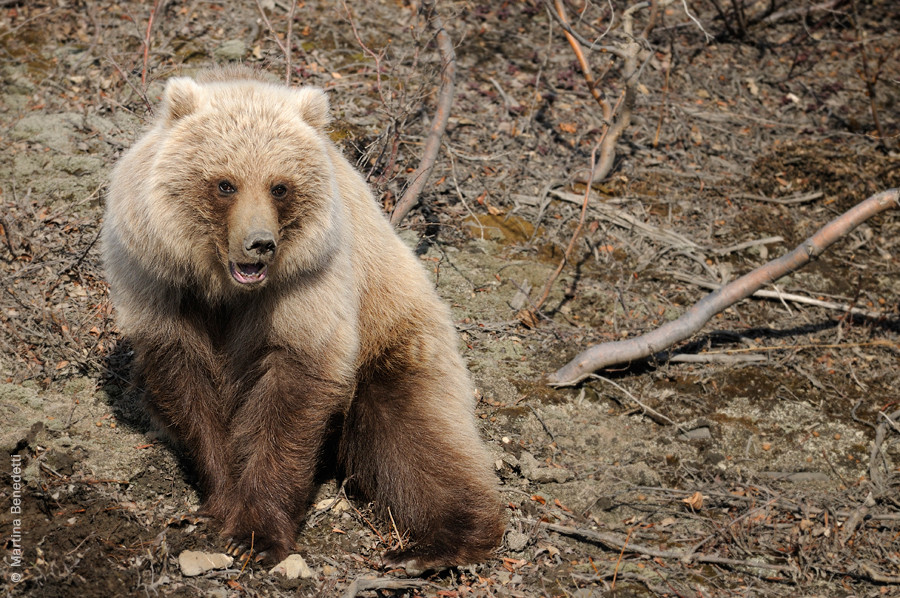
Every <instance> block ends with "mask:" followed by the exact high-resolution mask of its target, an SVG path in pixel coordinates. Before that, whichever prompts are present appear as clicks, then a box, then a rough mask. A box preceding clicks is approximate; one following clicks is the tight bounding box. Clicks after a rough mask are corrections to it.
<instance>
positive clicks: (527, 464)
mask: <svg viewBox="0 0 900 598" xmlns="http://www.w3.org/2000/svg"><path fill="white" fill-rule="evenodd" d="M519 471H521V472H522V475H523V476H525V477H526V478H528V479H529V480H531V481H532V482H535V483H538V484H547V483H549V482H556V483H557V484H561V483H563V482H568V481H569V480H571V479H572V478H574V477H575V475H574V474H573V473H572V472H571V471H569V470H567V469H557V468H555V467H544V466H542V465H541V464H540V462H539V461H538V460H537V459H536V458H535V457H534V455H532V454H531V453H529V452H528V451H522V455H521V456H520V458H519Z"/></svg>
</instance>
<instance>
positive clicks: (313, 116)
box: [291, 87, 331, 129]
mask: <svg viewBox="0 0 900 598" xmlns="http://www.w3.org/2000/svg"><path fill="white" fill-rule="evenodd" d="M291 91H292V93H293V94H294V98H295V100H296V102H297V105H298V107H299V109H300V116H301V117H302V118H303V120H304V121H306V123H307V124H308V125H309V126H311V127H315V128H316V129H324V128H325V127H326V126H327V125H328V123H329V122H331V112H330V111H329V109H328V96H326V95H325V90H323V89H320V88H318V87H301V88H299V89H293V90H291Z"/></svg>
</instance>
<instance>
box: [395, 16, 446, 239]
mask: <svg viewBox="0 0 900 598" xmlns="http://www.w3.org/2000/svg"><path fill="white" fill-rule="evenodd" d="M422 10H424V11H425V12H426V13H427V15H428V23H429V24H430V25H431V28H432V29H433V30H434V31H435V33H436V41H437V47H438V52H440V55H441V86H440V89H438V101H437V108H436V109H435V112H434V117H433V118H432V119H431V130H430V131H429V132H428V138H427V139H426V140H425V149H424V150H423V151H422V161H421V162H420V163H419V167H418V168H417V169H416V171H415V172H414V173H413V175H412V182H411V183H410V184H409V186H408V187H407V188H406V191H404V192H403V196H402V197H401V198H400V200H399V201H398V202H397V205H396V206H394V211H393V213H391V224H393V225H394V226H397V225H398V224H400V222H401V221H402V220H403V219H404V218H405V217H406V215H407V214H408V213H409V211H410V210H411V209H413V207H414V206H415V205H416V203H418V201H419V193H421V192H422V189H424V188H425V183H427V182H428V176H429V175H430V174H431V169H432V168H433V167H434V162H435V160H436V159H437V155H438V151H439V150H440V149H441V139H442V138H443V136H444V130H445V129H446V128H447V121H448V120H449V119H450V106H451V105H452V104H453V95H454V89H455V85H456V52H454V50H453V42H452V41H451V40H450V35H449V34H448V33H447V30H446V29H444V24H443V23H442V22H441V17H440V15H439V14H438V12H437V8H436V7H435V5H434V0H425V1H423V2H422Z"/></svg>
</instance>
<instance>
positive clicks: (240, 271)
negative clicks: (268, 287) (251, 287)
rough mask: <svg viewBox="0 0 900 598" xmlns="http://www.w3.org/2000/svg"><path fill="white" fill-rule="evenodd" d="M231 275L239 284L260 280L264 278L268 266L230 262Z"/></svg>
mask: <svg viewBox="0 0 900 598" xmlns="http://www.w3.org/2000/svg"><path fill="white" fill-rule="evenodd" d="M229 265H230V266H231V277H232V278H234V279H235V280H236V281H238V282H239V283H241V284H253V283H255V282H262V281H263V280H265V278H266V274H267V273H268V270H269V267H268V266H267V265H265V264H238V263H235V262H231V263H230V264H229Z"/></svg>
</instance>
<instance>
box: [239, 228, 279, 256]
mask: <svg viewBox="0 0 900 598" xmlns="http://www.w3.org/2000/svg"><path fill="white" fill-rule="evenodd" d="M277 245H278V244H277V242H276V241H275V235H273V234H272V233H271V232H269V231H267V230H262V231H253V232H251V233H249V234H248V235H247V236H246V237H244V252H245V253H246V254H247V255H248V256H250V257H257V256H259V257H266V256H270V255H272V254H273V253H275V247H276V246H277Z"/></svg>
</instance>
